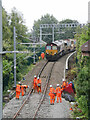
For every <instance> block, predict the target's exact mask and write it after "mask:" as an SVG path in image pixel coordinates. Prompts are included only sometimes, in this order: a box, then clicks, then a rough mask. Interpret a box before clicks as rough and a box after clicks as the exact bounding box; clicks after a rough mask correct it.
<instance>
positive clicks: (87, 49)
mask: <svg viewBox="0 0 90 120" xmlns="http://www.w3.org/2000/svg"><path fill="white" fill-rule="evenodd" d="M81 50H82V52H90V40H88V41H87V42H86V43H84V44H83V45H82V46H81Z"/></svg>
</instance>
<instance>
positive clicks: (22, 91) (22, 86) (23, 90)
mask: <svg viewBox="0 0 90 120" xmlns="http://www.w3.org/2000/svg"><path fill="white" fill-rule="evenodd" d="M28 87H29V86H28V85H21V93H22V96H24V94H25V93H26V88H28ZM24 92H25V93H24Z"/></svg>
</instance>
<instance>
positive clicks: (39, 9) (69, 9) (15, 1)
mask: <svg viewBox="0 0 90 120" xmlns="http://www.w3.org/2000/svg"><path fill="white" fill-rule="evenodd" d="M89 1H90V0H2V5H3V7H4V8H5V10H6V11H7V12H8V13H10V12H11V9H12V8H13V7H16V9H17V10H18V11H19V12H22V14H23V17H24V19H25V23H26V25H27V26H28V28H29V29H32V26H33V23H34V20H38V19H40V18H41V16H42V15H45V14H47V13H49V14H50V15H53V16H54V17H55V18H56V19H57V20H58V21H61V20H64V19H72V20H78V22H80V23H87V21H88V2H89Z"/></svg>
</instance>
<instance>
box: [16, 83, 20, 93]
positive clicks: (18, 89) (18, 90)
mask: <svg viewBox="0 0 90 120" xmlns="http://www.w3.org/2000/svg"><path fill="white" fill-rule="evenodd" d="M16 92H21V85H19V84H17V86H16Z"/></svg>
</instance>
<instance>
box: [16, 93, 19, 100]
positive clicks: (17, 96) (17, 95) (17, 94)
mask: <svg viewBox="0 0 90 120" xmlns="http://www.w3.org/2000/svg"><path fill="white" fill-rule="evenodd" d="M19 95H20V92H19V91H16V98H17V99H19Z"/></svg>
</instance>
